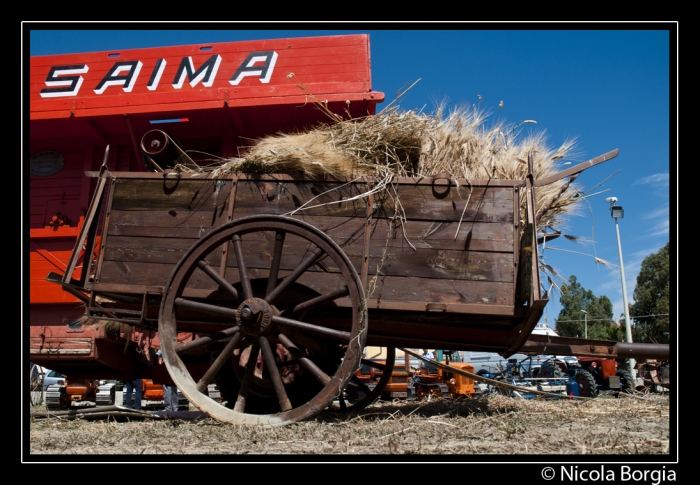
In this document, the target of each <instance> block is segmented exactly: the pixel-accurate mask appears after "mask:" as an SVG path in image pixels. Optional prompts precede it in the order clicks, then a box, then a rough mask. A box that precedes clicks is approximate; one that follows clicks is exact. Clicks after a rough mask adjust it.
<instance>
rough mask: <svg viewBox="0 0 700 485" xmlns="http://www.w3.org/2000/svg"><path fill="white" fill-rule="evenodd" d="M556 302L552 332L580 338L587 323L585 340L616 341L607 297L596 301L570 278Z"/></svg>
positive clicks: (592, 295) (590, 293)
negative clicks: (557, 302)
mask: <svg viewBox="0 0 700 485" xmlns="http://www.w3.org/2000/svg"><path fill="white" fill-rule="evenodd" d="M559 301H560V302H561V306H562V309H561V311H560V312H559V316H558V317H557V323H556V331H557V333H558V334H559V335H561V336H562V337H581V338H582V337H583V336H584V335H585V333H586V331H585V328H584V327H585V325H586V321H587V326H588V338H591V339H603V340H619V338H618V332H617V327H616V326H615V325H614V323H613V319H612V315H613V306H612V302H611V301H610V299H609V298H608V297H607V296H605V295H603V296H601V297H596V296H595V295H594V294H593V292H592V291H590V290H586V289H585V288H583V287H582V286H581V284H580V283H579V282H578V281H577V280H576V276H574V275H571V276H570V277H569V283H568V284H566V283H565V284H563V285H561V298H560V300H559ZM581 310H585V311H586V312H587V313H586V314H584V313H583V312H582V311H581ZM584 317H585V318H584Z"/></svg>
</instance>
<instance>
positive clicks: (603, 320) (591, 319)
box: [554, 313, 669, 323]
mask: <svg viewBox="0 0 700 485" xmlns="http://www.w3.org/2000/svg"><path fill="white" fill-rule="evenodd" d="M667 316H669V314H668V313H657V314H655V315H640V316H638V317H636V316H635V317H630V318H635V319H640V318H651V317H667ZM584 321H586V320H556V319H555V320H554V322H555V323H557V322H584ZM587 321H589V322H614V321H615V320H614V319H612V318H610V319H607V318H589V319H588V320H587Z"/></svg>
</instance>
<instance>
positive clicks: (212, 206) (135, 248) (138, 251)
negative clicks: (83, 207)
mask: <svg viewBox="0 0 700 485" xmlns="http://www.w3.org/2000/svg"><path fill="white" fill-rule="evenodd" d="M232 187H233V182H232V181H230V180H228V181H219V180H211V179H202V180H198V179H175V178H173V179H169V178H154V177H150V178H143V179H135V178H124V179H119V178H115V179H114V184H113V187H112V195H111V206H110V208H109V212H108V214H107V217H106V221H105V226H106V234H105V236H104V237H103V241H102V242H103V248H102V253H103V258H102V262H101V265H100V268H99V270H98V278H97V279H96V282H98V283H100V284H110V283H111V284H125V285H146V286H165V284H166V282H167V279H168V277H169V276H170V273H171V272H172V270H173V268H174V267H175V265H176V264H177V262H178V261H179V260H180V258H181V257H182V256H183V255H184V254H185V252H186V251H187V250H188V249H189V248H190V247H192V245H193V244H194V243H195V242H196V241H197V240H198V239H199V238H200V237H202V236H204V235H205V234H207V233H208V232H209V231H211V230H212V229H214V228H216V227H219V226H221V225H222V224H225V223H226V222H227V221H228V205H229V197H230V193H231V190H232ZM202 284H203V285H209V286H213V285H212V282H211V280H208V279H206V278H202Z"/></svg>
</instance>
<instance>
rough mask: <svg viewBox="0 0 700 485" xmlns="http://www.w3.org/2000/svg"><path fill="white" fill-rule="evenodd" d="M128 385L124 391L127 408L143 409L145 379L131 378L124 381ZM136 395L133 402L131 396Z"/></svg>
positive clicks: (124, 404) (124, 403)
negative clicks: (142, 397) (142, 399)
mask: <svg viewBox="0 0 700 485" xmlns="http://www.w3.org/2000/svg"><path fill="white" fill-rule="evenodd" d="M124 384H125V385H126V391H125V392H124V402H123V403H122V404H123V406H124V407H125V408H128V409H136V410H137V411H140V410H141V396H142V394H143V380H142V379H129V380H126V381H124ZM132 394H133V396H134V403H133V405H132V403H131V396H132Z"/></svg>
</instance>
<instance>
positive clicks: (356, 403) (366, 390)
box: [333, 347, 396, 413]
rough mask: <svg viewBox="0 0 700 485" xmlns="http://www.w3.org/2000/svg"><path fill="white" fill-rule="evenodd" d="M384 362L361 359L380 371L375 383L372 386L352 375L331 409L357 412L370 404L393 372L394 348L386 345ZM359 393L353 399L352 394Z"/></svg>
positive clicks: (380, 392) (384, 386) (379, 393)
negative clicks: (335, 404) (356, 397)
mask: <svg viewBox="0 0 700 485" xmlns="http://www.w3.org/2000/svg"><path fill="white" fill-rule="evenodd" d="M386 350H387V354H386V362H385V363H383V364H380V363H377V362H374V361H373V360H370V359H361V360H360V363H361V364H363V365H367V366H369V367H373V368H375V369H378V370H380V371H381V373H382V375H381V376H380V378H379V380H378V381H377V382H375V383H372V384H373V385H374V387H373V388H370V386H368V385H367V384H365V383H364V382H362V381H361V380H360V379H359V378H358V377H357V375H353V376H352V378H351V379H350V382H349V383H348V385H347V387H346V388H345V391H344V392H343V394H341V395H340V396H339V397H338V408H337V409H335V408H334V409H333V411H340V412H348V413H351V412H357V411H360V410H362V409H364V408H366V407H367V406H369V405H370V404H372V403H373V402H374V401H375V400H376V399H377V398H378V397H379V396H380V395H381V394H382V391H384V389H385V388H386V385H387V384H388V383H389V381H390V380H391V375H392V373H393V372H394V364H395V362H396V348H395V347H387V349H386ZM357 395H359V396H360V397H359V399H357V400H353V396H357Z"/></svg>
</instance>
